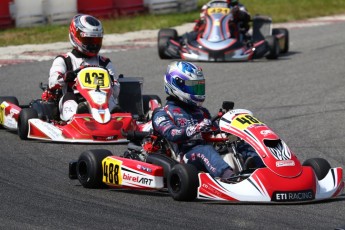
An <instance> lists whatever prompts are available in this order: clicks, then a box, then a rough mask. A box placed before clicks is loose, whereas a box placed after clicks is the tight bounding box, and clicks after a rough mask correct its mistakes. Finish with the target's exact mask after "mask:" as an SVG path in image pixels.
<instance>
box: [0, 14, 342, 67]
mask: <svg viewBox="0 0 345 230" xmlns="http://www.w3.org/2000/svg"><path fill="white" fill-rule="evenodd" d="M344 21H345V15H336V16H327V17H320V18H313V19H308V20H301V21H296V22H289V23H279V24H274V25H273V26H274V27H285V28H288V29H298V28H306V27H313V26H321V25H327V24H332V23H340V22H344ZM193 26H194V23H187V24H184V25H181V26H177V27H175V29H176V30H177V31H178V33H179V34H183V33H186V32H189V31H191V29H192V28H193ZM66 33H67V31H66ZM157 34H158V30H142V31H137V32H129V33H125V34H109V35H105V36H104V39H103V47H102V50H101V53H102V54H105V55H106V53H110V52H119V51H126V50H132V49H143V48H147V47H154V46H156V45H157ZM70 50H71V45H70V43H69V42H58V43H51V44H41V45H21V46H8V47H0V67H2V66H7V65H15V64H21V63H26V62H36V61H47V60H52V59H54V58H55V57H56V56H57V55H59V54H62V53H66V52H68V51H70Z"/></svg>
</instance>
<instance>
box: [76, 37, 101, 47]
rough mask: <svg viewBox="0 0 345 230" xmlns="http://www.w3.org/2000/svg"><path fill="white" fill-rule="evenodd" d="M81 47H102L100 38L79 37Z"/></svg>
mask: <svg viewBox="0 0 345 230" xmlns="http://www.w3.org/2000/svg"><path fill="white" fill-rule="evenodd" d="M79 39H80V41H81V43H82V44H83V45H87V46H88V45H102V40H103V38H102V37H80V38H79Z"/></svg>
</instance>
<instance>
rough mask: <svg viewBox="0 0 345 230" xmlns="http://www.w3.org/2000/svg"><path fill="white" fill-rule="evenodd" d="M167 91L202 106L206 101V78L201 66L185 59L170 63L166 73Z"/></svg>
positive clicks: (185, 100) (182, 99) (171, 94)
mask: <svg viewBox="0 0 345 230" xmlns="http://www.w3.org/2000/svg"><path fill="white" fill-rule="evenodd" d="M164 88H165V92H166V93H167V94H168V95H170V96H173V97H175V98H177V99H179V100H180V101H183V102H185V103H187V104H190V105H194V106H202V103H203V102H204V101H205V78H204V74H203V71H202V69H201V68H200V67H198V66H196V65H194V64H192V63H190V62H185V61H175V62H172V63H170V64H169V66H168V68H167V71H166V73H165V75H164Z"/></svg>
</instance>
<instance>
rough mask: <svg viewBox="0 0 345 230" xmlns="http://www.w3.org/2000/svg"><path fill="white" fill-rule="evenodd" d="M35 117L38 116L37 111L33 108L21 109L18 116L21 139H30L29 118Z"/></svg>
mask: <svg viewBox="0 0 345 230" xmlns="http://www.w3.org/2000/svg"><path fill="white" fill-rule="evenodd" d="M33 118H38V114H37V111H36V110H34V109H33V108H24V109H22V110H21V111H20V113H19V118H18V136H19V137H20V139H22V140H27V139H28V134H29V120H30V119H33Z"/></svg>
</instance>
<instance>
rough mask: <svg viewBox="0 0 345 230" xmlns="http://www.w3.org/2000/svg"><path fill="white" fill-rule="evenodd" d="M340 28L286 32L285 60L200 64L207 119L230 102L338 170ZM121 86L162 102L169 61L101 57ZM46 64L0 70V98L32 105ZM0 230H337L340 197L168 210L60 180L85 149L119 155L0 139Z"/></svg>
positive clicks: (142, 197)
mask: <svg viewBox="0 0 345 230" xmlns="http://www.w3.org/2000/svg"><path fill="white" fill-rule="evenodd" d="M344 37H345V23H337V24H332V25H327V26H319V27H310V28H305V29H291V30H290V39H291V43H290V50H291V52H290V54H289V55H287V56H284V57H282V58H280V59H279V60H277V61H266V60H262V61H255V62H251V63H199V64H200V65H201V66H202V67H203V69H204V72H205V75H206V79H207V101H206V102H205V106H206V107H208V108H209V109H210V111H212V112H213V113H215V112H216V111H217V110H218V108H219V106H220V105H221V102H222V100H233V101H235V107H236V108H246V109H249V110H251V111H253V112H254V114H255V115H256V117H258V118H259V119H260V120H262V121H264V122H265V123H267V124H268V125H269V126H270V127H271V128H272V129H273V130H275V131H276V132H277V133H278V135H280V136H281V138H282V139H283V140H285V142H286V143H287V144H288V145H289V147H290V148H291V149H292V150H293V151H294V152H295V153H296V154H297V156H298V157H299V158H300V160H301V161H304V160H305V159H307V158H311V157H324V158H327V159H328V160H329V162H330V163H331V165H332V166H341V167H345V152H344V147H345V131H344V130H345V122H344V118H345V113H344V110H345V109H344V108H345V94H344V89H345V78H344V76H345V66H344V64H345V63H344V53H345V41H344ZM108 56H109V57H110V58H111V59H112V61H113V62H114V63H115V65H116V66H117V68H118V73H123V74H125V76H126V75H127V76H141V77H144V79H145V83H144V92H145V93H147V94H153V93H154V94H158V95H159V96H160V97H161V98H162V99H163V98H164V97H165V95H164V91H163V86H162V85H163V80H162V75H163V73H164V71H165V69H166V66H167V64H168V63H169V62H170V61H166V60H160V59H159V58H158V55H157V51H156V48H145V49H142V50H140V51H138V50H129V51H127V52H117V53H110V54H109V55H108ZM50 64H51V62H50V61H49V62H36V63H24V64H20V65H11V66H5V67H2V68H0V80H1V84H0V95H16V96H17V97H18V99H19V101H20V102H21V104H26V103H28V102H29V101H30V100H31V99H32V98H37V97H39V96H40V90H39V88H38V84H39V82H41V81H43V82H46V81H47V77H48V70H49V67H50ZM0 146H1V151H0V200H1V205H0V228H2V229H12V228H13V229H199V230H200V229H214V228H216V229H335V228H339V229H345V205H344V200H345V196H344V195H342V196H341V197H340V198H339V199H336V200H332V201H328V202H322V203H313V204H298V205H267V204H266V205H265V204H264V205H262V204H261V205H257V204H226V205H219V204H212V203H207V202H201V201H195V202H188V203H186V202H176V201H173V200H172V199H171V198H170V197H169V196H168V195H167V194H165V193H159V192H135V191H123V190H120V191H119V190H90V189H84V188H83V187H81V186H80V185H79V183H78V182H77V181H71V180H69V178H68V176H67V172H68V162H69V161H70V160H73V159H77V158H78V156H79V154H80V153H81V152H82V151H84V150H87V149H91V148H107V149H110V150H112V151H113V152H114V154H116V155H119V154H120V153H122V152H123V151H124V150H125V146H123V145H98V146H94V145H75V144H73V145H72V144H54V143H41V142H38V141H21V140H19V137H18V136H17V135H16V134H14V133H11V132H8V131H6V130H0Z"/></svg>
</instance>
